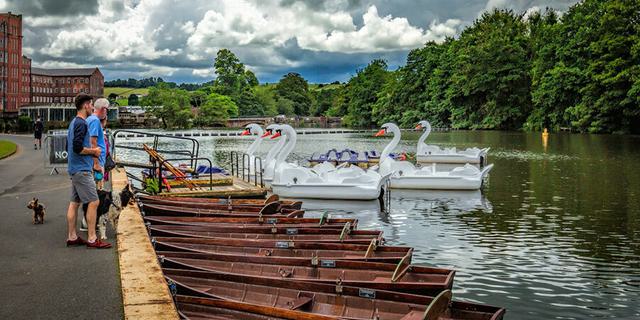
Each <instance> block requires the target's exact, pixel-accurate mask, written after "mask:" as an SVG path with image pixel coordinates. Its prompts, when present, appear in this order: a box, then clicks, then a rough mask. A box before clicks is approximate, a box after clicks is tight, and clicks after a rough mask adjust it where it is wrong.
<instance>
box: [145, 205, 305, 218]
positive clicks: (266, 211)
mask: <svg viewBox="0 0 640 320" xmlns="http://www.w3.org/2000/svg"><path fill="white" fill-rule="evenodd" d="M141 208H142V211H143V212H144V214H145V215H175V216H191V217H207V216H210V217H257V216H262V215H279V216H282V217H289V218H296V217H303V216H304V211H302V210H295V211H293V212H291V213H288V214H286V215H283V214H279V212H278V204H277V203H275V202H272V203H270V204H268V205H266V206H264V208H262V210H261V211H260V212H236V211H228V210H211V209H199V208H182V207H175V206H165V205H159V204H144V203H143V204H142V205H141Z"/></svg>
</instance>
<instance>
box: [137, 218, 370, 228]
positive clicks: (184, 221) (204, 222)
mask: <svg viewBox="0 0 640 320" xmlns="http://www.w3.org/2000/svg"><path fill="white" fill-rule="evenodd" d="M144 219H145V220H147V221H148V222H150V223H152V224H170V225H184V226H207V227H214V226H219V225H220V224H230V223H237V224H258V225H264V226H268V227H296V226H298V227H299V228H323V229H324V228H342V227H343V226H344V225H345V223H350V224H351V227H352V228H355V227H356V226H357V224H358V220H357V219H342V218H337V219H336V218H326V219H323V218H287V217H281V216H279V215H270V216H265V217H262V218H260V217H235V216H233V217H177V216H145V217H144Z"/></svg>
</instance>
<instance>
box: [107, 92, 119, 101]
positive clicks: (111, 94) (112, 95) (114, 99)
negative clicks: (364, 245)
mask: <svg viewBox="0 0 640 320" xmlns="http://www.w3.org/2000/svg"><path fill="white" fill-rule="evenodd" d="M117 99H118V95H117V94H115V93H113V92H112V93H110V94H109V97H108V98H107V100H109V102H110V103H114V102H116V100H117Z"/></svg>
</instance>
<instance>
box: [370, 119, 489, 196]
mask: <svg viewBox="0 0 640 320" xmlns="http://www.w3.org/2000/svg"><path fill="white" fill-rule="evenodd" d="M389 132H391V133H392V134H393V139H392V140H391V142H389V144H388V145H387V146H386V147H385V148H384V150H383V151H382V156H381V159H382V160H381V163H380V165H379V168H378V172H379V173H380V174H382V175H388V174H391V176H390V182H391V183H390V187H391V188H397V189H435V190H477V189H480V188H481V187H482V183H483V181H484V178H485V177H486V175H487V174H488V173H489V171H491V169H492V168H493V164H491V165H488V166H486V167H484V168H483V169H482V170H479V169H478V168H476V167H475V166H473V165H470V164H468V163H467V164H465V165H464V166H461V167H456V168H454V169H452V170H449V171H437V170H436V167H435V164H432V165H431V166H426V167H422V168H416V166H414V165H413V164H412V163H410V162H407V161H396V160H394V159H391V158H389V157H388V154H389V153H390V152H391V151H392V150H393V149H394V148H395V147H396V146H397V145H398V143H399V142H400V134H401V133H400V128H399V127H398V126H397V125H396V124H394V123H385V124H384V125H382V129H381V130H380V131H379V132H378V133H377V134H376V136H381V135H384V134H386V133H389Z"/></svg>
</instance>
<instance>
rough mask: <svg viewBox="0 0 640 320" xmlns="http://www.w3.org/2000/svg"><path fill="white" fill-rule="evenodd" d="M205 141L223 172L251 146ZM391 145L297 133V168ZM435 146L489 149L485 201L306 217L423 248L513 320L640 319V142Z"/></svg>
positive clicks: (463, 197) (329, 205) (411, 196)
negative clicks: (353, 225)
mask: <svg viewBox="0 0 640 320" xmlns="http://www.w3.org/2000/svg"><path fill="white" fill-rule="evenodd" d="M200 139H201V140H200V143H201V151H200V154H201V155H202V156H207V157H210V158H211V159H212V160H214V162H215V163H216V164H218V165H227V164H228V159H229V156H228V154H229V152H230V151H243V150H245V149H246V148H247V146H248V145H249V144H250V143H251V139H250V138H239V137H228V138H227V137H221V138H200ZM417 139H418V134H417V133H412V132H406V133H403V139H402V142H401V143H400V145H399V146H398V148H397V149H396V151H407V152H415V146H416V142H417ZM389 141H390V139H388V138H373V137H371V136H370V135H368V134H367V135H365V134H339V135H338V134H332V135H298V144H297V146H296V148H295V150H294V154H293V155H291V156H290V158H289V160H290V161H299V162H300V163H303V162H304V159H305V158H307V157H308V156H310V155H311V154H312V153H313V152H316V151H326V150H328V149H331V148H337V149H338V150H340V149H342V148H344V147H349V148H351V149H355V150H371V149H376V150H378V151H381V150H382V149H383V148H384V146H385V145H386V143H388V142H389ZM428 142H429V143H432V144H438V145H442V146H456V147H458V148H462V147H471V146H478V147H491V151H490V152H489V162H490V163H493V164H495V166H494V168H493V170H492V171H491V173H490V176H489V178H488V179H487V181H486V183H485V186H484V187H483V189H482V191H478V192H453V191H450V192H445V191H439V192H432V191H403V192H401V191H398V190H393V191H392V194H391V196H392V200H391V212H390V213H389V214H383V213H381V212H380V210H379V207H378V204H377V202H375V201H374V202H364V203H363V202H345V201H342V202H331V201H305V205H306V206H307V212H308V214H307V215H306V216H314V215H317V214H319V213H321V212H324V211H329V212H331V213H333V214H332V215H333V216H336V217H337V216H344V217H354V218H358V219H359V229H369V228H375V229H381V230H383V231H384V236H385V238H386V240H387V243H388V244H393V245H406V246H412V247H414V248H415V251H414V258H413V262H414V263H416V264H424V265H430V266H437V267H444V268H453V269H455V270H456V271H457V273H456V278H455V281H454V297H455V298H456V299H460V300H465V301H472V302H478V303H485V304H491V305H496V306H502V307H505V308H507V319H593V318H602V319H607V318H616V319H640V137H638V136H609V135H579V134H568V133H559V134H551V136H550V137H549V139H548V141H547V143H546V144H545V143H543V140H542V138H541V136H540V134H539V133H521V132H497V131H486V132H485V131H481V132H471V131H452V132H435V133H432V134H431V136H430V137H429V139H428ZM126 143H133V142H126ZM272 144H273V142H271V141H268V142H266V143H263V145H262V147H261V148H260V149H259V151H260V152H262V153H266V152H267V151H268V149H269V147H270V146H271V145H272ZM175 146H176V145H175V144H172V145H171V147H175ZM124 154H125V157H127V158H129V159H131V160H135V159H141V158H140V157H141V155H139V154H134V153H131V152H125V153H124ZM142 157H144V156H142Z"/></svg>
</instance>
